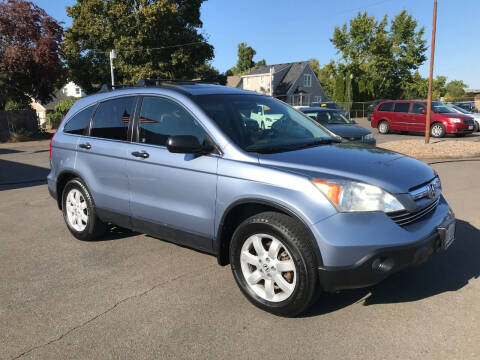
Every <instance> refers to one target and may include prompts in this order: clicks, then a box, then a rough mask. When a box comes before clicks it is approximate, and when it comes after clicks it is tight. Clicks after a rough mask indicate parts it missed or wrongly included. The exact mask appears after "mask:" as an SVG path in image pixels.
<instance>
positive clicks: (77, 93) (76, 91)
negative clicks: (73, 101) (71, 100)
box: [75, 87, 80, 95]
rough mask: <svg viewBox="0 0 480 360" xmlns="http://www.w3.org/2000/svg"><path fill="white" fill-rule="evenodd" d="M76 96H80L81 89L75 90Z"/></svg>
mask: <svg viewBox="0 0 480 360" xmlns="http://www.w3.org/2000/svg"><path fill="white" fill-rule="evenodd" d="M75 94H76V95H80V88H79V87H76V88H75Z"/></svg>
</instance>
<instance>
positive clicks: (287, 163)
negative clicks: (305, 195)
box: [259, 143, 435, 194]
mask: <svg viewBox="0 0 480 360" xmlns="http://www.w3.org/2000/svg"><path fill="white" fill-rule="evenodd" d="M259 162H260V163H261V164H262V165H265V166H269V167H274V168H278V169H284V170H288V171H292V172H295V173H298V174H302V175H304V176H308V177H312V178H313V177H316V178H325V179H327V178H344V179H351V180H356V181H360V182H365V183H368V184H373V185H377V186H380V187H381V188H383V189H385V190H387V191H389V192H391V193H397V194H399V193H407V192H408V191H409V189H411V188H412V187H415V186H418V185H420V184H423V183H425V182H427V181H429V180H431V179H432V178H433V177H434V176H435V175H434V172H433V170H432V168H431V167H430V166H428V165H427V164H425V163H423V162H421V161H418V160H416V159H414V158H411V157H408V156H406V155H402V154H398V153H395V152H392V151H389V150H385V149H380V148H372V147H367V146H364V145H361V144H355V143H341V144H332V145H321V146H317V147H312V148H307V149H301V150H296V151H288V152H282V153H277V154H259Z"/></svg>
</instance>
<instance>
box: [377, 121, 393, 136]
mask: <svg viewBox="0 0 480 360" xmlns="http://www.w3.org/2000/svg"><path fill="white" fill-rule="evenodd" d="M378 132H379V133H380V134H383V135H385V134H388V133H389V132H390V125H389V124H388V121H385V120H382V121H380V123H379V124H378Z"/></svg>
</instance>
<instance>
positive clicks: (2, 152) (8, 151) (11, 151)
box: [0, 149, 23, 155]
mask: <svg viewBox="0 0 480 360" xmlns="http://www.w3.org/2000/svg"><path fill="white" fill-rule="evenodd" d="M21 152H23V151H22V150H15V149H0V155H7V154H16V153H21Z"/></svg>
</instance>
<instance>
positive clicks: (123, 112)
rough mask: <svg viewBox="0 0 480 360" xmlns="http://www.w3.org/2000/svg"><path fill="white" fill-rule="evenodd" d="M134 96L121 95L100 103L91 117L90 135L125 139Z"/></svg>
mask: <svg viewBox="0 0 480 360" xmlns="http://www.w3.org/2000/svg"><path fill="white" fill-rule="evenodd" d="M134 105H135V97H133V96H132V97H123V98H118V99H114V100H107V101H105V102H102V103H100V105H99V106H98V109H97V111H96V112H95V115H94V117H93V123H92V130H91V131H90V136H94V137H101V138H105V139H114V140H127V131H128V124H129V122H130V116H131V114H132V112H133V108H134Z"/></svg>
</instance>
